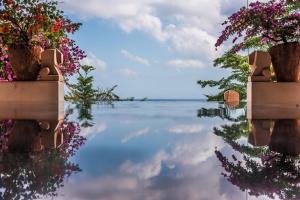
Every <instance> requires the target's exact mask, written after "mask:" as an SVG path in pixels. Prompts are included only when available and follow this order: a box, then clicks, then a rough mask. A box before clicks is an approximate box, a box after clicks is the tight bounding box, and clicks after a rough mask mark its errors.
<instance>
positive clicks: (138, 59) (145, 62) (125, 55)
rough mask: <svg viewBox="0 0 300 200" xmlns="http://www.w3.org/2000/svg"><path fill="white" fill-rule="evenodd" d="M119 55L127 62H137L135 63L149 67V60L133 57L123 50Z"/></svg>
mask: <svg viewBox="0 0 300 200" xmlns="http://www.w3.org/2000/svg"><path fill="white" fill-rule="evenodd" d="M121 53H122V55H123V56H124V57H125V58H127V59H128V60H131V61H133V62H137V63H141V64H144V65H150V62H149V60H147V59H146V58H142V57H140V56H136V55H133V54H132V53H130V52H128V51H126V50H124V49H123V50H121Z"/></svg>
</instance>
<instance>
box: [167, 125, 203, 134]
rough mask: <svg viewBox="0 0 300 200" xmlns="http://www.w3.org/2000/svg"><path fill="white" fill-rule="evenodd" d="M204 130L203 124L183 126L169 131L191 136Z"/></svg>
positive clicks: (177, 126) (174, 127)
mask: <svg viewBox="0 0 300 200" xmlns="http://www.w3.org/2000/svg"><path fill="white" fill-rule="evenodd" d="M203 129H204V127H203V125H201V124H181V125H176V126H173V127H171V128H169V129H168V131H169V132H170V133H176V134H191V133H200V132H201V131H202V130H203Z"/></svg>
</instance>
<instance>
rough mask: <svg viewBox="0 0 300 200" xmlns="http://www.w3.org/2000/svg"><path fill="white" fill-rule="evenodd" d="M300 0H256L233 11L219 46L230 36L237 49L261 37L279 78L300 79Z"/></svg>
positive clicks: (217, 45)
mask: <svg viewBox="0 0 300 200" xmlns="http://www.w3.org/2000/svg"><path fill="white" fill-rule="evenodd" d="M299 9H300V2H299V1H298V0H271V1H269V2H266V3H263V2H254V3H251V4H250V5H249V7H248V8H246V7H243V8H241V9H240V10H239V11H237V12H235V13H234V14H232V15H231V16H230V17H229V18H228V19H227V20H226V21H225V22H224V23H223V24H222V25H224V26H225V29H224V30H223V31H222V34H221V36H220V37H219V39H218V40H217V42H216V44H215V46H216V48H217V47H219V46H220V45H221V44H223V43H224V42H225V41H226V40H228V39H229V38H230V37H233V41H232V42H233V43H236V41H240V42H239V43H238V44H237V45H235V48H234V51H235V52H237V51H239V50H241V49H243V48H245V46H246V41H247V39H249V38H253V37H260V38H261V40H260V43H262V44H266V45H268V46H269V47H270V48H269V53H270V55H271V59H272V64H273V67H274V71H275V75H276V78H277V81H281V82H297V81H299V79H300V76H299V74H300V43H299V42H300V13H299Z"/></svg>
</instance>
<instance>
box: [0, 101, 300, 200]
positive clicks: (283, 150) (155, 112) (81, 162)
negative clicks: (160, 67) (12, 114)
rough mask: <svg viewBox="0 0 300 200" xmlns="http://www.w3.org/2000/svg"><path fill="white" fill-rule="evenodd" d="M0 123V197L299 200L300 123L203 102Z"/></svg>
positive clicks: (70, 109) (104, 108) (130, 105)
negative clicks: (253, 116) (257, 117)
mask: <svg viewBox="0 0 300 200" xmlns="http://www.w3.org/2000/svg"><path fill="white" fill-rule="evenodd" d="M65 110H66V116H65V117H64V119H61V120H57V119H49V120H45V119H43V120H39V119H34V120H28V119H27V120H20V119H19V120H14V119H7V120H2V121H1V122H0V131H1V139H0V143H1V149H0V155H1V157H0V159H1V160H0V199H9V200H10V199H57V200H70V199H72V200H85V199H87V200H214V199H216V200H241V199H249V200H251V199H253V200H258V199H259V200H265V199H300V185H299V183H300V168H299V166H300V163H299V161H300V159H299V157H298V155H299V154H300V121H299V120H251V121H250V120H247V118H246V111H245V110H246V108H245V107H244V106H243V105H241V106H240V107H239V108H236V109H229V108H226V107H225V106H224V105H221V104H218V103H207V102H201V101H152V102H151V101H147V102H120V103H115V104H114V106H113V107H112V106H108V105H94V106H92V108H89V106H87V107H85V106H82V105H77V106H75V105H66V106H65Z"/></svg>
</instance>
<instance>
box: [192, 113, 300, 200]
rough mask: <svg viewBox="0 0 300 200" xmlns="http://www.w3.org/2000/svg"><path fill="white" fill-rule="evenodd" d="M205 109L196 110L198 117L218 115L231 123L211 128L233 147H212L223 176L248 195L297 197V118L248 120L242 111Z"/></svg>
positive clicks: (299, 183)
mask: <svg viewBox="0 0 300 200" xmlns="http://www.w3.org/2000/svg"><path fill="white" fill-rule="evenodd" d="M204 110H205V111H206V112H203V111H204ZM204 110H203V109H200V110H199V112H198V114H199V117H220V118H222V119H226V120H229V121H231V122H232V123H231V124H229V125H228V123H227V124H226V125H223V126H220V127H215V128H214V130H213V133H214V134H215V135H217V136H220V137H221V138H222V139H223V141H224V142H225V143H227V144H228V146H229V147H230V148H231V150H232V151H230V152H232V153H230V154H229V155H228V153H225V152H222V150H219V149H216V150H215V154H216V157H217V159H218V160H219V162H220V163H221V164H222V169H223V170H222V171H223V172H222V175H223V176H224V177H225V178H226V179H227V180H228V181H229V182H230V183H232V184H233V185H235V186H237V187H238V188H239V189H240V190H241V191H246V192H247V193H248V194H249V195H251V196H256V197H262V196H268V197H269V198H271V199H275V198H277V199H282V200H286V199H289V200H290V199H295V200H296V199H300V157H299V155H300V148H299V146H300V123H299V120H297V119H283V120H282V119H277V120H271V119H261V120H257V119H251V120H249V121H248V120H247V118H246V116H245V114H244V115H236V114H235V113H234V112H233V111H232V110H224V108H221V109H220V110H219V111H217V110H213V109H210V111H211V112H208V109H204ZM212 111H213V112H212ZM208 113H209V114H208ZM214 113H215V115H214ZM224 113H226V117H224ZM241 113H243V112H241ZM243 138H244V139H245V138H248V142H249V143H248V144H247V143H245V142H241V141H243ZM226 152H228V149H227V151H226Z"/></svg>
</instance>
